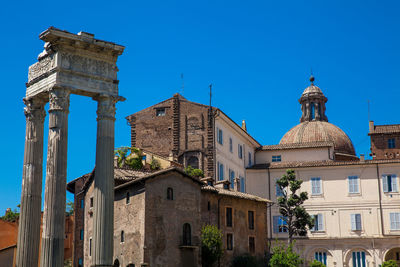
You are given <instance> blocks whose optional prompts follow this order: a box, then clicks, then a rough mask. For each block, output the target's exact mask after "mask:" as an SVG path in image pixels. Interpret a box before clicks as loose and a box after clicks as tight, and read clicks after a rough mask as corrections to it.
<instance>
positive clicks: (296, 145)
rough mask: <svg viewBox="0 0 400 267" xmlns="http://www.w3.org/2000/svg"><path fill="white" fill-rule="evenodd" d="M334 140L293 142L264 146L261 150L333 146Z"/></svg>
mask: <svg viewBox="0 0 400 267" xmlns="http://www.w3.org/2000/svg"><path fill="white" fill-rule="evenodd" d="M333 145H334V143H333V142H329V141H322V142H308V143H291V144H278V145H269V146H262V147H260V148H259V150H284V149H296V148H316V147H331V146H333Z"/></svg>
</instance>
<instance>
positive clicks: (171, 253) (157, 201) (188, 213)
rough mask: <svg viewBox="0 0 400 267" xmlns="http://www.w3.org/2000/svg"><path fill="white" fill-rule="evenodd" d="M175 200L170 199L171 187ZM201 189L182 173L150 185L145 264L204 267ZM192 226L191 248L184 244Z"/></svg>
mask: <svg viewBox="0 0 400 267" xmlns="http://www.w3.org/2000/svg"><path fill="white" fill-rule="evenodd" d="M168 187H170V188H172V189H173V200H168V199H167V188H168ZM200 201H201V192H200V186H199V185H198V184H197V183H196V182H194V181H191V180H190V179H187V178H184V177H182V176H181V175H180V174H177V173H172V174H165V175H160V176H159V177H157V178H153V179H150V180H148V181H147V182H146V215H145V221H146V224H145V235H146V238H145V251H144V253H145V262H146V263H148V264H149V266H152V267H161V266H162V267H169V266H170V267H176V266H200V258H199V244H200V238H199V235H200V221H201V219H200ZM185 223H189V224H190V227H191V233H192V237H191V241H192V242H191V245H192V246H182V245H183V225H184V224H185Z"/></svg>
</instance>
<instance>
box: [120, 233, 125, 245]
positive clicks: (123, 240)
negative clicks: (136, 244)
mask: <svg viewBox="0 0 400 267" xmlns="http://www.w3.org/2000/svg"><path fill="white" fill-rule="evenodd" d="M124 242H125V233H124V231H121V243H124Z"/></svg>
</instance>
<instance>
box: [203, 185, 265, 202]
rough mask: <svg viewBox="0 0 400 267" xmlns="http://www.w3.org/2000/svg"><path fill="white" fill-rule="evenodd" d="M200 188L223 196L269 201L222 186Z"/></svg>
mask: <svg viewBox="0 0 400 267" xmlns="http://www.w3.org/2000/svg"><path fill="white" fill-rule="evenodd" d="M201 190H203V191H208V192H213V193H216V194H218V195H223V196H229V197H236V198H241V199H247V200H252V201H258V202H265V203H269V202H271V201H270V200H268V199H266V198H262V197H258V196H255V195H251V194H247V193H242V192H238V191H231V190H227V189H222V188H216V187H214V186H211V185H204V186H202V187H201Z"/></svg>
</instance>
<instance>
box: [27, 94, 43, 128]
mask: <svg viewBox="0 0 400 267" xmlns="http://www.w3.org/2000/svg"><path fill="white" fill-rule="evenodd" d="M23 101H24V103H25V105H26V106H25V108H24V113H25V117H26V120H27V121H30V122H33V121H37V122H44V118H45V117H46V111H45V110H44V105H45V104H46V102H45V101H44V100H43V99H41V98H39V97H32V98H28V99H27V98H24V99H23Z"/></svg>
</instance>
